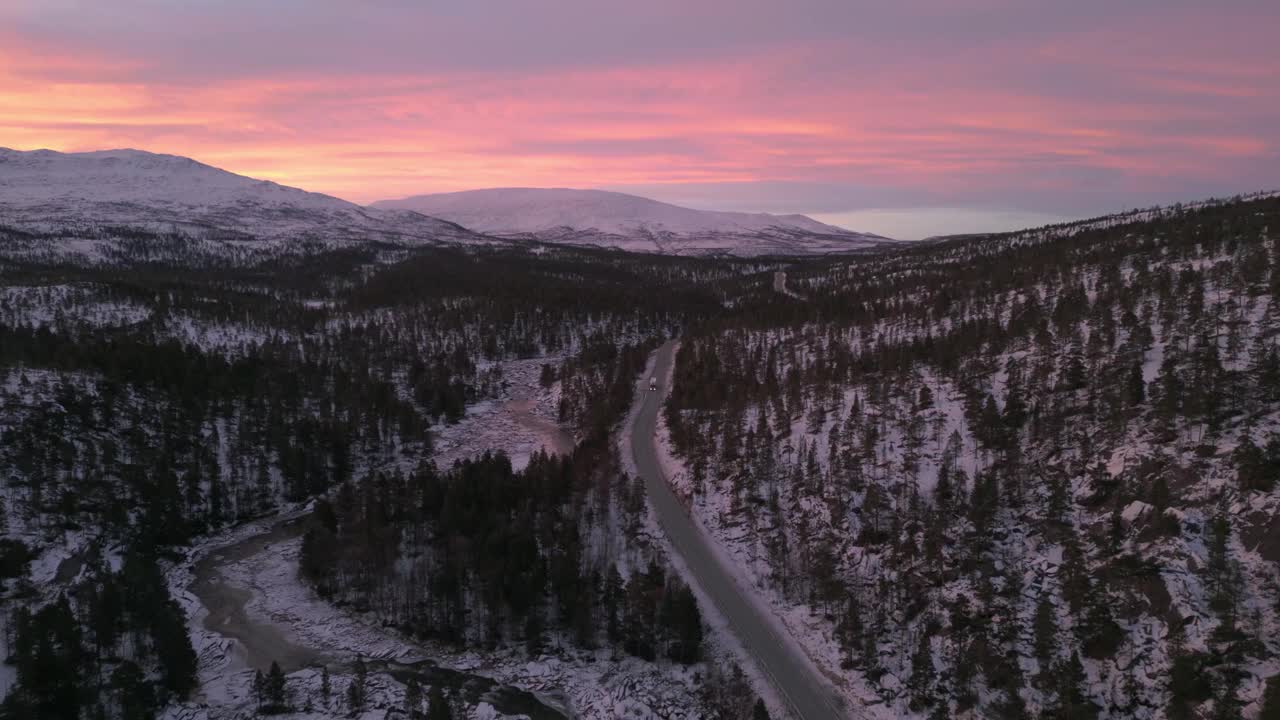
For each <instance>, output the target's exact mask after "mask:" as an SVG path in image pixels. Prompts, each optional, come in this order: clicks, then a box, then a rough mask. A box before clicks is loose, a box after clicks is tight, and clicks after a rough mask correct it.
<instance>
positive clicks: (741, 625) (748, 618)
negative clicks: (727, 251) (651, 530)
mask: <svg viewBox="0 0 1280 720" xmlns="http://www.w3.org/2000/svg"><path fill="white" fill-rule="evenodd" d="M673 349H674V343H667V344H665V345H663V346H662V347H661V348H659V350H658V351H657V353H656V355H657V359H656V361H655V363H654V370H653V372H652V373H651V376H652V377H656V378H658V379H659V381H660V382H661V381H663V380H665V379H666V378H667V377H668V374H667V373H668V370H669V368H670V367H671V362H672V356H673ZM640 387H641V391H642V392H643V393H644V397H643V399H642V400H641V402H642V405H641V407H640V412H639V413H638V414H637V417H636V419H635V423H634V424H633V425H632V427H631V447H632V453H633V454H634V455H635V462H636V469H637V471H638V472H639V473H640V476H641V477H643V478H644V481H645V489H646V491H647V493H648V496H649V502H650V504H651V505H652V507H653V509H654V512H655V513H657V516H658V522H659V524H660V525H661V526H662V529H663V531H664V532H665V533H666V534H667V538H668V539H670V541H671V545H672V546H673V547H674V548H675V550H676V552H678V553H680V556H681V557H682V558H683V559H684V563H685V566H686V567H687V568H688V569H689V572H690V573H691V574H692V575H693V576H694V577H693V578H692V579H693V580H695V581H696V582H697V584H698V586H699V587H701V588H702V590H703V592H704V593H706V595H707V596H709V597H710V599H711V601H712V602H714V603H715V605H716V607H717V608H718V609H719V610H720V613H721V615H723V616H724V617H725V619H726V620H727V621H728V623H729V627H730V629H731V630H732V631H733V633H734V635H736V636H737V638H738V640H739V642H741V643H742V645H743V646H744V647H745V648H746V649H747V652H748V653H750V654H751V655H752V656H753V657H754V658H755V662H756V666H757V667H758V668H759V669H760V671H761V673H762V674H763V675H764V676H765V677H767V678H769V680H770V681H771V682H772V683H773V685H774V687H775V688H777V690H778V694H779V695H780V696H781V697H782V699H783V701H784V702H786V703H787V704H788V705H789V706H790V708H791V713H792V715H793V716H794V717H796V718H798V719H799V720H826V719H828V718H844V717H848V714H847V713H845V712H841V711H840V710H839V709H837V708H838V707H839V705H838V702H839V701H838V700H837V698H836V696H835V694H834V692H832V690H831V689H830V688H828V687H827V684H826V682H825V681H824V680H823V679H822V678H821V677H820V676H819V675H818V674H817V671H816V670H814V669H812V666H811V665H810V664H809V663H808V662H807V661H806V659H805V658H804V657H803V656H801V655H800V651H799V650H798V649H796V648H795V646H794V645H793V644H790V643H784V642H782V640H781V639H780V638H779V636H778V634H777V632H776V631H775V630H774V626H773V625H772V624H771V623H769V622H768V621H767V620H766V618H765V616H764V615H763V613H762V611H761V610H759V609H758V608H757V607H756V606H755V605H754V604H753V603H751V602H750V601H749V600H748V598H747V596H746V595H745V594H744V593H743V591H742V590H740V589H739V587H738V584H737V581H736V580H735V579H734V576H733V575H732V574H731V573H730V572H729V570H728V569H727V568H725V566H724V564H723V563H722V562H721V561H720V559H719V557H718V556H717V555H716V554H715V552H713V550H712V548H711V545H710V542H711V541H710V540H708V539H707V537H706V536H705V535H704V534H703V533H702V532H701V531H700V530H699V529H698V527H697V526H696V525H694V523H693V521H692V520H691V519H690V518H689V515H688V513H686V512H685V509H684V505H683V504H681V502H680V500H679V499H678V498H677V497H676V495H675V493H673V492H672V491H671V487H670V485H668V483H667V479H666V477H665V476H664V475H663V474H662V466H661V464H660V463H659V462H658V453H657V447H656V444H655V440H654V432H655V430H656V428H657V421H658V411H659V408H660V406H661V405H662V401H663V400H664V399H665V398H666V395H667V392H668V389H669V388H667V387H666V383H665V382H661V384H660V385H659V388H658V390H657V391H656V392H651V391H649V389H648V378H647V377H646V378H645V380H644V382H643V383H642V384H641V386H640Z"/></svg>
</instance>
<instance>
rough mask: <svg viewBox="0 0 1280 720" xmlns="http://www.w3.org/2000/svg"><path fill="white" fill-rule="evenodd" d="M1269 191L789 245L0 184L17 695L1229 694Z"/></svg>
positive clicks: (169, 707)
mask: <svg viewBox="0 0 1280 720" xmlns="http://www.w3.org/2000/svg"><path fill="white" fill-rule="evenodd" d="M125 160H126V162H125V165H126V167H127V166H128V162H127V160H128V156H126V157H125ZM156 162H158V163H159V167H160V168H168V167H169V166H170V164H171V163H172V162H173V161H172V160H167V159H161V160H158V161H156ZM130 172H132V171H130ZM194 172H197V173H199V174H203V173H207V172H208V171H206V170H203V169H200V168H196V169H195V170H194ZM215 177H221V176H215ZM227 182H229V183H231V187H233V188H239V187H240V186H241V183H240V181H238V180H227ZM236 192H240V190H236ZM271 192H273V193H275V192H280V193H283V194H284V195H283V196H284V197H292V195H291V194H290V193H288V192H286V191H276V190H272V191H271ZM290 202H293V201H290ZM308 202H312V200H308ZM315 202H322V203H328V201H327V200H325V201H315ZM1276 203H1277V198H1276V197H1275V196H1274V195H1267V194H1259V195H1255V196H1249V197H1242V198H1234V199H1229V200H1223V201H1214V202H1206V203H1202V204H1194V205H1189V206H1186V207H1177V208H1165V209H1154V210H1147V211H1141V212H1139V213H1134V214H1132V215H1129V216H1118V217H1113V218H1107V219H1104V220H1102V221H1097V222H1089V223H1082V224H1077V225H1072V226H1063V227H1048V228H1040V229H1035V230H1029V231H1025V232H1018V233H1009V234H1004V235H989V236H966V237H961V238H953V239H944V240H937V241H931V242H929V243H925V244H919V245H901V246H899V245H876V246H875V247H864V248H862V249H861V250H860V251H859V252H857V253H851V254H841V255H823V254H819V253H814V254H812V255H805V256H799V255H783V256H768V255H765V256H760V255H756V254H753V253H744V256H736V255H735V254H734V253H716V254H713V255H710V256H694V255H683V254H673V255H668V254H646V253H630V252H618V251H617V250H616V249H608V248H597V247H590V246H580V245H577V244H570V245H561V244H556V243H551V242H543V241H541V240H538V239H536V238H532V237H524V238H513V237H502V238H499V237H495V236H489V235H481V234H480V233H478V232H473V231H471V230H466V229H465V228H461V227H460V226H453V225H450V226H449V229H448V231H447V233H445V234H444V235H434V234H432V233H431V232H428V231H424V232H426V234H425V235H423V236H422V238H423V241H422V242H418V241H414V242H412V243H409V242H401V241H395V242H389V241H384V240H385V237H384V236H379V235H377V234H376V233H374V234H373V235H372V236H371V235H369V231H368V230H367V229H364V230H361V229H353V227H354V226H347V227H346V228H345V229H339V228H334V229H333V230H332V232H333V233H334V235H333V236H332V238H333V241H332V242H331V241H330V240H323V241H320V240H317V241H316V242H310V241H307V242H304V243H302V244H297V245H295V244H292V240H290V238H295V236H294V235H293V233H295V232H298V231H297V230H289V229H281V227H279V226H270V225H268V226H267V228H266V229H265V230H264V231H263V232H262V233H261V234H260V235H256V236H251V237H239V238H237V239H235V240H228V239H227V238H226V237H223V236H220V235H218V233H220V232H222V230H219V231H218V233H213V234H209V233H208V232H206V231H205V230H192V229H191V228H186V229H174V228H169V229H164V230H159V229H157V228H159V227H161V225H162V224H163V222H165V221H163V220H161V219H160V218H164V217H166V215H165V213H167V212H169V210H165V209H163V208H159V209H157V208H151V207H145V206H144V205H138V206H134V207H133V209H131V210H130V211H129V212H137V213H142V214H143V215H149V214H152V213H155V217H156V218H157V223H158V224H148V223H143V224H141V225H113V226H112V227H111V228H110V229H104V228H103V227H102V226H94V225H93V223H94V222H97V221H96V220H90V219H89V218H91V217H92V216H93V213H95V212H97V209H94V208H99V206H97V205H93V206H92V207H90V206H84V205H82V201H76V203H73V205H74V206H75V207H77V208H81V209H85V212H86V213H87V215H86V217H85V219H84V222H80V221H78V220H77V221H65V220H64V221H63V223H62V225H60V226H59V227H58V228H57V229H49V228H45V229H43V230H41V231H40V233H39V234H35V233H33V230H32V227H33V226H32V225H30V223H29V222H28V220H29V218H30V217H34V215H28V214H26V211H23V212H21V213H17V214H6V215H3V216H0V235H2V236H3V237H4V238H5V240H4V241H3V244H0V281H2V283H3V287H4V290H3V292H2V293H0V440H2V441H3V442H0V466H2V467H3V468H4V471H5V472H4V473H3V474H0V482H2V483H3V493H2V497H3V505H2V506H0V507H2V508H3V513H0V517H3V520H4V524H3V526H2V527H3V528H4V534H5V535H4V536H5V541H4V542H5V545H4V546H3V552H4V556H3V560H4V562H3V564H2V566H3V567H4V568H5V573H6V576H5V584H4V589H3V602H0V608H2V610H0V612H3V615H4V618H3V621H4V625H5V627H6V628H8V629H9V630H8V631H7V633H6V635H5V639H4V652H5V655H6V657H8V658H10V659H9V661H8V663H7V664H6V665H5V666H4V667H5V668H6V670H5V674H4V675H3V677H0V680H3V683H0V688H3V690H4V694H5V700H4V703H3V707H4V708H5V710H4V712H5V713H7V715H6V717H22V716H24V714H25V716H33V717H50V718H62V717H73V716H78V715H82V714H93V713H98V712H101V713H102V714H104V715H105V716H107V717H109V718H114V717H117V716H120V717H124V715H122V712H123V711H122V710H121V708H126V707H129V708H139V712H141V713H144V715H139V717H144V716H147V715H145V714H146V713H149V714H150V715H149V716H151V717H159V718H167V719H169V720H222V719H226V720H232V719H235V720H239V719H240V718H248V717H253V716H255V715H262V714H275V715H281V716H285V717H298V718H308V719H315V720H319V719H320V718H329V717H362V718H373V717H386V716H388V715H390V716H391V717H396V716H401V715H402V716H407V717H414V716H415V715H417V716H425V715H427V714H428V713H431V712H436V713H446V712H447V713H448V714H449V716H450V717H466V718H486V719H489V718H500V717H513V718H515V717H522V716H523V717H531V718H543V717H546V718H552V717H566V718H584V719H594V718H601V719H603V718H615V717H636V718H695V717H700V718H725V719H726V720H728V719H732V720H737V719H738V718H743V717H750V716H753V715H754V716H761V714H767V715H768V716H770V717H795V718H805V719H807V718H835V717H849V718H889V717H919V718H934V717H993V718H994V717H1000V718H1004V717H1009V718H1017V717H1055V718H1056V717H1071V718H1077V717H1078V718H1106V719H1111V718H1117V719H1118V718H1130V717H1135V718H1144V719H1145V718H1163V717H1188V718H1192V717H1197V716H1204V715H1207V714H1209V713H1214V715H1213V716H1214V717H1218V716H1223V717H1226V716H1231V717H1237V716H1238V717H1244V718H1253V717H1265V715H1263V713H1264V710H1266V711H1268V712H1269V708H1270V707H1272V705H1271V703H1273V702H1274V701H1273V700H1272V699H1271V698H1273V697H1274V696H1275V693H1276V692H1277V691H1276V689H1275V688H1276V687H1277V685H1278V683H1280V680H1277V679H1276V678H1277V677H1280V664H1278V663H1280V661H1278V660H1277V657H1280V655H1278V654H1277V653H1278V651H1280V647H1277V646H1276V640H1275V638H1276V637H1277V634H1276V632H1275V631H1276V628H1277V627H1280V625H1278V623H1280V619H1278V618H1280V615H1278V613H1280V569H1278V567H1277V564H1276V563H1277V554H1276V547H1275V542H1274V536H1275V534H1276V528H1277V524H1276V523H1277V522H1280V521H1278V520H1277V518H1280V489H1278V488H1277V483H1276V482H1275V479H1276V477H1277V475H1276V473H1277V468H1280V465H1277V462H1280V460H1278V459H1277V458H1278V457H1280V456H1277V447H1280V444H1278V443H1280V440H1277V436H1276V433H1277V431H1278V430H1280V404H1277V394H1276V393H1277V387H1280V385H1277V378H1280V370H1278V369H1277V368H1280V364H1278V363H1280V361H1278V360H1277V357H1280V351H1278V350H1277V342H1278V341H1280V320H1278V319H1277V314H1276V313H1277V308H1275V307H1274V305H1273V302H1272V298H1273V297H1274V295H1275V293H1276V281H1277V278H1280V272H1277V269H1276V268H1277V267H1280V264H1278V263H1277V257H1280V255H1277V242H1276V240H1275V238H1274V237H1273V236H1272V234H1271V231H1270V228H1271V227H1274V226H1275V223H1276V219H1277V214H1278V213H1280V210H1278V209H1277V205H1276ZM126 204H127V203H126ZM68 207H72V206H68ZM102 207H105V206H102ZM111 207H116V206H115V205H112V206H111ZM86 208H87V209H86ZM31 212H32V213H35V212H37V211H36V210H32V211H31ZM75 212H79V210H76V211H75ZM175 212H180V213H188V212H189V211H188V210H187V209H185V208H184V209H179V210H176V211H175ZM202 212H203V211H202ZM255 212H256V211H255ZM273 212H274V211H273ZM290 212H292V211H290ZM326 212H328V211H326ZM334 212H342V213H348V212H350V213H355V215H350V217H356V216H361V217H363V216H362V215H360V213H362V212H363V211H357V210H351V209H350V208H347V209H341V208H339V209H335V210H334ZM379 212H392V211H391V210H380V211H379ZM395 212H404V211H402V210H396V211H395ZM231 213H233V211H232V210H230V209H224V210H220V211H218V213H216V215H217V216H220V217H221V216H226V217H230V214H231ZM205 217H206V218H211V217H214V216H213V215H206V216H205ZM370 217H373V216H372V215H371V216H370ZM420 217H426V216H420ZM119 220H120V221H121V222H131V221H130V220H126V219H124V218H123V217H122V218H119ZM113 222H114V220H113ZM202 222H203V221H202ZM244 222H249V221H244ZM361 222H363V221H361ZM414 222H421V221H418V220H415V221H414ZM439 222H444V221H439ZM90 226H93V227H96V228H97V229H93V230H87V229H86V228H88V227H90ZM220 227H224V228H225V227H231V226H230V225H226V226H220ZM424 227H425V226H424ZM440 227H444V226H440ZM277 233H283V234H277ZM458 233H463V234H464V235H463V236H460V235H458ZM467 233H470V234H467ZM303 236H305V233H303ZM731 236H732V234H729V235H721V236H719V237H720V239H721V240H722V241H724V242H730V241H731ZM374 237H379V238H382V239H372V238H374ZM402 237H403V236H402ZM68 238H75V239H74V240H68ZM273 238H274V239H273ZM477 238H480V239H477ZM312 239H313V240H315V238H312ZM76 243H80V244H79V245H77V244H76ZM282 243H283V244H282ZM90 244H92V247H94V248H97V249H96V250H95V251H94V252H93V253H90V254H84V253H81V252H80V250H83V249H84V248H86V247H89V246H90ZM68 248H71V249H75V248H79V249H76V250H75V251H74V252H66V250H67V249H68ZM655 288H660V290H657V291H655ZM650 378H654V379H655V380H656V383H655V385H656V389H655V390H650V389H649V379H650ZM124 598H128V601H127V602H126V601H125V600H124ZM135 607H140V608H145V611H138V610H136V609H134V608H135ZM1175 678H1176V680H1175ZM99 708H101V710H99ZM433 708H434V710H433ZM1221 713H1227V714H1226V715H1221ZM1233 713H1234V714H1233Z"/></svg>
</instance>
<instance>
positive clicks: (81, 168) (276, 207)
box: [0, 148, 478, 244]
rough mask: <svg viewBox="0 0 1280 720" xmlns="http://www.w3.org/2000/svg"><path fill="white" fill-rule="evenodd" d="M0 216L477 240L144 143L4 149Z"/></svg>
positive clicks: (190, 230)
mask: <svg viewBox="0 0 1280 720" xmlns="http://www.w3.org/2000/svg"><path fill="white" fill-rule="evenodd" d="M0 222H3V223H4V224H6V225H9V226H11V227H16V228H21V229H23V230H27V231H34V232H67V231H71V232H75V233H77V234H81V233H82V231H84V230H86V229H92V228H103V227H114V226H130V227H139V228H144V229H147V230H152V231H163V232H170V231H173V232H178V233H181V234H184V235H190V236H192V237H197V238H199V237H219V238H224V239H225V238H234V239H240V240H300V239H305V240H318V241H322V242H325V243H326V244H333V243H343V242H349V241H351V240H353V239H363V240H383V241H388V242H410V243H415V244H416V243H421V242H431V241H453V242H458V241H475V240H477V239H478V238H476V237H475V236H474V234H472V233H469V232H467V231H465V230H462V229H461V228H458V227H457V226H455V225H453V224H451V223H447V222H443V221H440V220H436V219H435V218H428V217H423V216H422V215H419V214H417V213H408V212H402V211H383V210H373V209H369V208H364V207H361V206H359V205H356V204H354V203H350V202H347V201H346V200H340V199H338V198H335V197H331V196H329V195H322V194H320V193H313V192H307V191H305V190H299V189H297V188H292V187H288V186H285V185H280V184H277V183H274V182H269V181H266V180H256V179H254V178H250V177H245V176H243V175H236V174H234V173H230V172H227V171H225V170H220V169H218V168H215V167H212V166H210V165H205V164H203V163H200V162H197V161H195V160H192V159H190V158H185V157H179V156H176V155H159V154H155V153H149V152H144V151H141V150H103V151H97V152H84V153H60V152H54V151H52V150H33V151H29V152H24V151H18V150H10V149H7V148H0Z"/></svg>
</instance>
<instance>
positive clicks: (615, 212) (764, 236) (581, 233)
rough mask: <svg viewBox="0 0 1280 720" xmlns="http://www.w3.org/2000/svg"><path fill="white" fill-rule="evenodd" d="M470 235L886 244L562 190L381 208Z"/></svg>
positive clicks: (600, 241) (847, 246)
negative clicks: (440, 221) (451, 225)
mask: <svg viewBox="0 0 1280 720" xmlns="http://www.w3.org/2000/svg"><path fill="white" fill-rule="evenodd" d="M373 207H375V208H398V209H404V210H413V211H416V212H419V213H422V214H424V215H430V216H432V217H438V218H442V219H445V220H449V221H451V222H455V223H458V224H459V225H462V226H464V227H467V228H470V229H472V230H475V231H476V232H481V233H486V234H491V235H497V236H501V237H525V238H535V239H539V240H546V241H550V242H568V243H574V244H588V245H604V246H609V247H617V248H622V249H625V250H638V251H649V252H653V251H657V252H666V253H673V254H710V253H726V254H733V255H761V254H769V253H831V252H842V251H848V250H856V249H862V248H867V247H872V246H874V245H876V244H878V243H881V242H888V239H887V238H883V237H880V236H878V235H870V234H866V233H857V232H852V231H849V230H845V229H844V228H839V227H835V226H834V225H825V224H823V223H820V222H818V221H816V220H814V219H812V218H809V217H805V216H804V215H770V214H768V213H741V212H716V211H710V210H693V209H690V208H685V207H680V206H678V205H671V204H668V203H663V202H658V201H656V200H650V199H648V198H642V197H637V196H635V195H626V194H623V193H616V192H606V191H603V190H572V189H566V188H494V189H489V190H471V191H467V192H456V193H440V194H435V195H418V196H415V197H410V198H405V199H403V200H384V201H382V202H377V203H374V204H373Z"/></svg>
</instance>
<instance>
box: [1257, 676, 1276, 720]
mask: <svg viewBox="0 0 1280 720" xmlns="http://www.w3.org/2000/svg"><path fill="white" fill-rule="evenodd" d="M1258 720H1280V673H1278V674H1276V675H1272V676H1271V677H1269V678H1267V689H1266V690H1265V691H1264V692H1263V693H1262V710H1261V711H1260V712H1259V713H1258Z"/></svg>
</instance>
